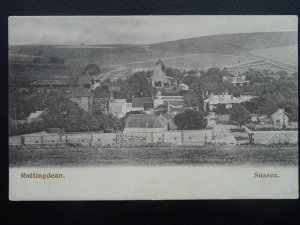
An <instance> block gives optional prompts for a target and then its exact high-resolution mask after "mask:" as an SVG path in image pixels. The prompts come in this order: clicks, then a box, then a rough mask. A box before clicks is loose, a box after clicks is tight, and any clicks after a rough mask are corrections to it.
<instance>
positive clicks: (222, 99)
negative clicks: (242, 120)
mask: <svg viewBox="0 0 300 225" xmlns="http://www.w3.org/2000/svg"><path fill="white" fill-rule="evenodd" d="M240 103H242V101H241V100H240V99H238V98H236V97H234V96H233V94H229V93H228V91H226V92H224V93H222V94H218V95H214V94H213V93H211V94H210V95H209V97H208V98H207V99H205V100H204V111H206V110H207V107H208V109H209V110H210V111H213V110H214V109H216V108H217V106H218V105H225V108H226V109H230V108H232V106H233V105H234V104H240Z"/></svg>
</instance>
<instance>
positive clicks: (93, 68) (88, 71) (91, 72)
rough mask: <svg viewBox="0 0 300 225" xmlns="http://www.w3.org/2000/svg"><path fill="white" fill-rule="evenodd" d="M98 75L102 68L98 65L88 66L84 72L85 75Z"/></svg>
mask: <svg viewBox="0 0 300 225" xmlns="http://www.w3.org/2000/svg"><path fill="white" fill-rule="evenodd" d="M98 73H100V68H99V67H98V66H97V65H96V64H88V65H87V66H86V67H85V68H84V70H83V74H85V75H90V76H95V75H97V74H98Z"/></svg>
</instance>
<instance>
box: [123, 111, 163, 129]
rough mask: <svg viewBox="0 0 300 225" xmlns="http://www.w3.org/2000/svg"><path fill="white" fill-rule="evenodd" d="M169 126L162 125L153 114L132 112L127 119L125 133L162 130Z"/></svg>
mask: <svg viewBox="0 0 300 225" xmlns="http://www.w3.org/2000/svg"><path fill="white" fill-rule="evenodd" d="M166 130H167V127H165V126H164V125H162V124H161V123H160V122H159V120H158V118H157V116H156V115H153V114H130V115H129V116H128V117H127V118H126V120H125V127H124V130H123V133H136V132H161V131H166Z"/></svg>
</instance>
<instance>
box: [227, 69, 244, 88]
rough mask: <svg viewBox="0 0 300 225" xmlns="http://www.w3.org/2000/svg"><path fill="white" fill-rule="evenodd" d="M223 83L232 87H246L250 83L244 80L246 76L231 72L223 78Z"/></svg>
mask: <svg viewBox="0 0 300 225" xmlns="http://www.w3.org/2000/svg"><path fill="white" fill-rule="evenodd" d="M223 83H230V84H233V86H247V85H248V84H250V81H248V80H246V76H245V75H242V74H240V73H234V72H231V73H230V74H228V75H225V76H223Z"/></svg>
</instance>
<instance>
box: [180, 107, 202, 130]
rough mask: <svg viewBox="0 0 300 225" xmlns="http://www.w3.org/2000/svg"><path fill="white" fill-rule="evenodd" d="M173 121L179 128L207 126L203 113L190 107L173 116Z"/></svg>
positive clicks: (188, 128)
mask: <svg viewBox="0 0 300 225" xmlns="http://www.w3.org/2000/svg"><path fill="white" fill-rule="evenodd" d="M174 123H175V124H176V126H177V127H178V129H179V130H198V129H203V128H205V127H206V126H207V120H206V119H205V114H204V113H203V112H201V111H200V112H199V111H196V110H192V109H187V110H185V111H184V112H182V113H179V114H177V115H176V116H175V117H174Z"/></svg>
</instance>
